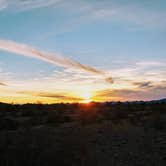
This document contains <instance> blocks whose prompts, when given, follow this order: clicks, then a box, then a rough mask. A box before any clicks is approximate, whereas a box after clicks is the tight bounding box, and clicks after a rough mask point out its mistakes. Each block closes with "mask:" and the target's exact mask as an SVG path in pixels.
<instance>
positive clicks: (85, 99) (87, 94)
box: [80, 91, 92, 103]
mask: <svg viewBox="0 0 166 166" xmlns="http://www.w3.org/2000/svg"><path fill="white" fill-rule="evenodd" d="M80 96H81V97H82V98H83V100H82V102H83V103H90V102H91V101H92V92H90V91H86V92H82V93H81V94H80Z"/></svg>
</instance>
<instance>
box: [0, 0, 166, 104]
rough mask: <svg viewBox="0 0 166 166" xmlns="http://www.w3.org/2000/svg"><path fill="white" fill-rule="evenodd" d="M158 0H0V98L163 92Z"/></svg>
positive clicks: (165, 49)
mask: <svg viewBox="0 0 166 166" xmlns="http://www.w3.org/2000/svg"><path fill="white" fill-rule="evenodd" d="M165 64H166V1H165V0H157V1H156V0H150V1H149V0H102V1H100V0H70V1H69V0H47V1H46V0H0V102H7V103H58V102H89V101H97V102H102V101H133V100H134V101H135V100H154V99H161V98H165V97H166V65H165Z"/></svg>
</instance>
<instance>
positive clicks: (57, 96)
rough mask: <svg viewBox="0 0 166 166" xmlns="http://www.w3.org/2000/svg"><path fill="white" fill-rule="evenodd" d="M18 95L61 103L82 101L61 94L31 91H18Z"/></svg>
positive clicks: (69, 95)
mask: <svg viewBox="0 0 166 166" xmlns="http://www.w3.org/2000/svg"><path fill="white" fill-rule="evenodd" d="M16 93H17V94H22V95H30V96H36V97H42V98H51V99H56V100H60V101H75V102H79V101H82V100H83V99H82V98H79V97H75V96H72V95H71V94H63V93H62V92H61V93H52V92H35V91H33V92H31V91H18V92H16Z"/></svg>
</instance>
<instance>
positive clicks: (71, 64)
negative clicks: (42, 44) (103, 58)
mask: <svg viewBox="0 0 166 166" xmlns="http://www.w3.org/2000/svg"><path fill="white" fill-rule="evenodd" d="M0 50H3V51H7V52H11V53H15V54H18V55H22V56H26V57H31V58H36V59H40V60H42V61H46V62H48V63H51V64H54V65H57V66H60V67H64V68H70V69H74V70H79V71H82V72H85V73H89V74H94V75H100V76H103V77H104V79H105V80H106V81H107V82H110V83H111V82H112V78H111V77H109V78H106V77H107V76H106V73H105V72H104V71H101V70H98V69H96V68H94V67H91V66H88V65H84V64H81V63H79V62H77V61H75V60H72V59H70V58H67V57H64V56H62V55H59V54H56V53H48V52H44V51H39V50H37V49H35V48H32V47H29V46H27V45H25V44H20V43H16V42H13V41H9V40H0Z"/></svg>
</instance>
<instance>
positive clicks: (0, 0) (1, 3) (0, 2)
mask: <svg viewBox="0 0 166 166" xmlns="http://www.w3.org/2000/svg"><path fill="white" fill-rule="evenodd" d="M6 7H7V1H6V0H0V10H3V9H5V8H6Z"/></svg>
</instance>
